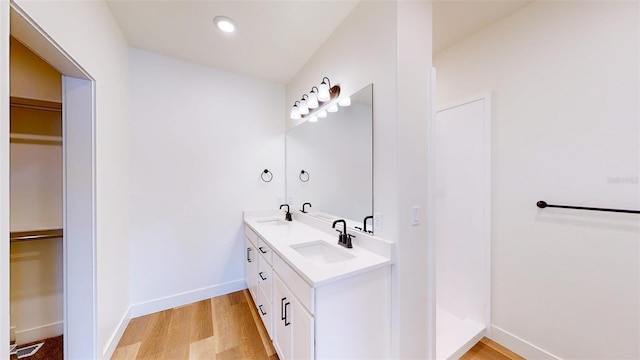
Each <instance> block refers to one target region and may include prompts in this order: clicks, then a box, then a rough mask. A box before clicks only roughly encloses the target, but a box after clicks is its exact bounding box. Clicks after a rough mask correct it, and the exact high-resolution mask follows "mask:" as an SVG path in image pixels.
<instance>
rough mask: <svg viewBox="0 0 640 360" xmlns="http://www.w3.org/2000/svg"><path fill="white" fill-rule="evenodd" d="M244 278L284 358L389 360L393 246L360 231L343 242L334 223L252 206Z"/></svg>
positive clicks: (247, 215) (247, 223)
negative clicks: (346, 243)
mask: <svg viewBox="0 0 640 360" xmlns="http://www.w3.org/2000/svg"><path fill="white" fill-rule="evenodd" d="M244 223H245V254H244V255H245V260H244V264H245V279H246V282H247V287H248V288H249V290H250V293H251V296H252V297H253V301H254V303H255V306H256V308H257V310H258V312H259V313H260V316H261V318H262V322H263V323H264V326H265V328H266V329H267V332H268V334H269V336H270V337H271V339H272V341H273V344H274V347H275V349H276V351H277V353H278V356H279V357H280V359H282V360H287V359H316V358H317V359H326V358H343V359H344V358H351V359H354V358H361V359H362V358H366V359H373V358H379V359H386V358H389V357H390V355H391V353H390V348H391V301H390V299H391V296H390V294H391V281H390V272H391V258H392V254H391V250H392V244H391V243H390V242H387V241H385V240H383V239H379V238H375V237H373V236H370V235H366V234H364V233H359V232H356V231H354V230H351V231H350V232H353V234H354V235H356V237H355V238H354V239H353V248H352V249H347V248H344V247H341V246H338V244H337V240H338V234H337V233H336V232H335V231H334V230H333V229H331V223H328V222H325V221H322V220H319V219H317V218H314V217H311V216H307V215H305V214H302V213H293V221H285V220H284V215H283V213H282V212H281V211H275V210H265V211H245V213H244Z"/></svg>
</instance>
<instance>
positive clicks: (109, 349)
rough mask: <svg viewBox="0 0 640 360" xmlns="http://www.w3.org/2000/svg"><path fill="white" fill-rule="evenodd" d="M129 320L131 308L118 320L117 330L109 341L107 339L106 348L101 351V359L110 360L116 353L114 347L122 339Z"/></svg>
mask: <svg viewBox="0 0 640 360" xmlns="http://www.w3.org/2000/svg"><path fill="white" fill-rule="evenodd" d="M130 320H131V307H129V308H128V309H127V312H126V313H125V314H124V316H122V319H120V323H119V324H118V328H116V331H115V332H114V333H113V336H111V339H109V341H108V342H107V346H106V347H105V349H104V350H103V351H102V358H101V359H111V357H112V356H113V353H114V352H115V351H116V347H117V346H118V343H119V342H120V339H121V338H122V335H124V331H125V330H126V329H127V325H129V321H130Z"/></svg>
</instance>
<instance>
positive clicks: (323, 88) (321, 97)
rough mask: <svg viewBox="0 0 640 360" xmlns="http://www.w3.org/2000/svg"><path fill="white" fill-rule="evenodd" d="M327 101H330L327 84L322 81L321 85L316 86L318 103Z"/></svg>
mask: <svg viewBox="0 0 640 360" xmlns="http://www.w3.org/2000/svg"><path fill="white" fill-rule="evenodd" d="M329 99H331V95H330V94H329V84H328V83H327V82H325V81H324V79H322V83H321V84H320V86H318V101H329Z"/></svg>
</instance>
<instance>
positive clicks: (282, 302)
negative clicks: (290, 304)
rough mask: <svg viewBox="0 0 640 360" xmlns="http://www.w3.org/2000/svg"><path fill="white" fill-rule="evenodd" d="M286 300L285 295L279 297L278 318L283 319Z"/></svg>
mask: <svg viewBox="0 0 640 360" xmlns="http://www.w3.org/2000/svg"><path fill="white" fill-rule="evenodd" d="M285 300H287V298H286V297H283V298H282V299H280V320H284V319H285V317H286V316H285V309H284V301H285Z"/></svg>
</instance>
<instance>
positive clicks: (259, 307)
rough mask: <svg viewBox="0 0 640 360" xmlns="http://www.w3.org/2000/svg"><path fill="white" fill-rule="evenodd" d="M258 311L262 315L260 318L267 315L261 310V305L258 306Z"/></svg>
mask: <svg viewBox="0 0 640 360" xmlns="http://www.w3.org/2000/svg"><path fill="white" fill-rule="evenodd" d="M258 309H260V314H262V316H264V315H267V313H266V312H264V310H262V305H260V306H258Z"/></svg>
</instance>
